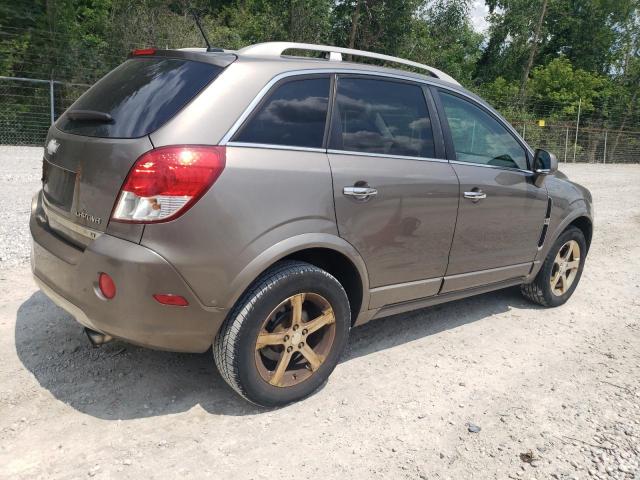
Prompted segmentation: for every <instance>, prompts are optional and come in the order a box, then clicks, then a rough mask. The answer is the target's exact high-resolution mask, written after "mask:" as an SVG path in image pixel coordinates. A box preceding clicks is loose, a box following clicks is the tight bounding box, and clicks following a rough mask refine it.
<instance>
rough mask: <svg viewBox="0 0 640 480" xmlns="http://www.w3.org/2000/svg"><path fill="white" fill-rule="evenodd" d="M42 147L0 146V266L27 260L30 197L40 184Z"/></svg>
mask: <svg viewBox="0 0 640 480" xmlns="http://www.w3.org/2000/svg"><path fill="white" fill-rule="evenodd" d="M41 175H42V148H39V147H6V146H0V199H2V205H3V207H2V208H1V209H0V235H1V237H0V269H5V268H9V267H13V266H16V265H20V264H24V263H25V262H28V261H29V250H30V246H29V245H30V241H31V239H30V237H29V228H25V226H27V227H28V224H29V211H30V209H31V197H32V196H33V194H34V193H36V191H37V190H38V188H40V177H41Z"/></svg>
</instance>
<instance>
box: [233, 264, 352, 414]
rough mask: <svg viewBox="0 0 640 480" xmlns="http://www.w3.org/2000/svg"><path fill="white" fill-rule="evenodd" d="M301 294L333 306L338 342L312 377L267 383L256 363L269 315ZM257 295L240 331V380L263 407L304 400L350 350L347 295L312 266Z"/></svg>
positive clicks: (280, 279)
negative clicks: (259, 340) (279, 384)
mask: <svg viewBox="0 0 640 480" xmlns="http://www.w3.org/2000/svg"><path fill="white" fill-rule="evenodd" d="M309 267H311V266H309ZM297 293H317V294H318V295H321V296H323V297H324V298H325V299H326V300H327V301H328V302H329V303H330V304H331V307H332V308H333V311H334V314H335V318H336V333H335V339H334V342H333V346H332V348H331V351H330V352H329V355H328V356H327V358H326V359H325V361H324V362H323V363H322V365H321V366H320V368H319V369H318V371H316V372H314V374H313V375H311V377H309V378H308V379H306V380H305V381H303V382H301V383H299V384H298V385H293V386H291V387H275V386H273V385H270V384H269V383H267V382H266V381H265V380H264V379H263V378H262V377H261V376H260V374H259V372H258V369H257V367H256V364H255V342H256V338H257V336H258V334H259V332H260V330H261V327H262V324H263V322H264V320H265V319H266V318H267V317H268V315H269V314H271V312H272V311H273V310H274V309H275V308H276V307H277V306H278V305H279V304H280V303H281V302H282V301H284V300H285V299H286V298H288V297H290V296H292V295H295V294H297ZM257 296H258V298H257V299H255V296H254V297H252V298H249V299H248V302H255V303H254V304H253V306H252V307H251V308H250V310H249V312H248V314H247V315H246V318H245V321H244V322H243V324H242V327H241V330H240V332H239V335H240V341H239V342H238V345H237V351H236V352H235V353H236V355H237V357H236V358H237V368H238V370H237V371H238V380H239V382H240V384H241V385H242V389H243V391H244V394H245V395H246V396H247V398H248V399H249V400H251V401H253V402H255V403H257V404H259V405H263V406H266V407H271V406H278V405H284V404H287V403H291V402H294V401H296V400H300V399H302V398H304V397H306V396H308V395H310V394H311V393H313V392H314V391H315V390H317V389H318V388H319V387H320V386H321V385H322V384H323V383H324V382H325V381H326V379H327V378H328V377H329V375H330V374H331V372H332V371H333V369H334V368H335V366H336V365H337V363H338V360H339V359H340V355H341V354H342V352H343V351H344V349H345V347H346V344H347V340H348V337H349V329H350V326H351V314H350V310H349V301H348V298H347V295H346V293H345V291H344V289H343V288H342V286H341V285H340V283H339V282H338V281H337V280H336V279H335V278H333V277H332V276H330V275H329V274H327V273H326V272H324V271H322V270H319V269H317V268H315V267H311V268H304V269H303V270H301V271H298V272H296V273H294V274H291V275H284V276H282V277H279V278H277V279H276V280H275V281H274V282H273V283H271V284H270V285H269V287H268V290H267V291H266V292H263V291H261V294H260V293H259V294H258V295H257ZM256 300H257V301H256Z"/></svg>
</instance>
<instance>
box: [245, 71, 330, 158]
mask: <svg viewBox="0 0 640 480" xmlns="http://www.w3.org/2000/svg"><path fill="white" fill-rule="evenodd" d="M328 106H329V77H326V78H306V79H300V80H291V81H288V82H286V83H284V84H282V85H280V86H279V87H277V88H276V90H275V91H274V92H273V93H272V94H271V96H270V97H269V98H267V100H266V101H265V102H263V103H262V105H260V106H259V107H258V109H257V110H256V111H255V112H254V114H253V115H252V116H251V117H250V118H249V121H248V122H247V123H245V125H244V126H243V127H242V128H241V130H240V131H239V132H238V133H237V134H236V136H235V137H234V138H233V141H234V142H243V143H262V144H268V145H283V146H294V147H309V148H321V147H322V139H323V138H324V129H325V124H326V120H327V109H328Z"/></svg>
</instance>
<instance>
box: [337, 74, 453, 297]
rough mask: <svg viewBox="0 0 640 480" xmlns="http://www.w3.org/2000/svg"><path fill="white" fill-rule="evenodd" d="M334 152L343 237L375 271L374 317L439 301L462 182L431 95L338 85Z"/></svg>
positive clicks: (403, 86) (363, 80)
mask: <svg viewBox="0 0 640 480" xmlns="http://www.w3.org/2000/svg"><path fill="white" fill-rule="evenodd" d="M328 147H329V149H328V154H329V161H330V164H331V170H332V173H333V186H334V198H335V208H336V217H337V221H338V230H339V232H340V235H341V236H342V237H343V238H345V239H346V240H347V241H349V242H350V243H351V244H352V245H353V246H354V247H355V248H356V249H357V250H358V252H359V253H360V255H361V256H362V257H363V259H364V260H365V262H366V264H367V269H368V272H369V283H370V285H371V287H372V292H371V294H372V296H371V303H370V308H377V307H381V306H383V305H385V304H391V303H398V302H402V301H407V300H412V299H415V298H421V297H427V296H430V295H435V294H437V293H438V290H439V288H440V284H441V281H442V277H443V276H444V273H445V270H446V268H447V259H448V255H449V248H450V246H451V239H452V236H453V230H454V226H455V221H456V214H457V209H458V180H457V178H456V175H455V173H454V171H453V169H452V168H451V165H449V163H448V162H447V160H446V159H444V148H443V142H442V134H441V131H440V126H439V123H438V121H437V120H436V119H435V105H434V104H433V100H432V98H431V96H430V94H429V92H428V90H426V89H424V88H423V87H422V86H421V85H419V84H414V83H409V82H404V81H400V80H394V79H389V78H382V77H372V76H354V75H338V76H337V85H336V95H335V100H334V106H333V112H332V122H331V132H330V138H329V145H328Z"/></svg>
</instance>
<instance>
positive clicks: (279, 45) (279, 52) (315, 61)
mask: <svg viewBox="0 0 640 480" xmlns="http://www.w3.org/2000/svg"><path fill="white" fill-rule="evenodd" d="M182 50H185V51H193V52H206V49H204V48H188V49H182ZM287 50H297V51H312V52H321V53H323V54H324V55H323V56H322V57H321V58H312V57H306V56H305V57H295V56H289V55H283V53H284V52H285V51H287ZM224 53H225V54H229V53H232V54H235V55H237V56H238V57H239V58H240V59H243V60H251V59H255V60H263V61H268V60H272V61H276V60H277V61H287V63H290V62H299V63H300V66H301V67H303V68H327V67H328V66H329V65H331V67H330V68H332V69H333V68H335V69H356V70H358V69H362V70H366V71H372V70H373V71H380V70H383V71H384V70H386V71H389V72H392V73H395V74H402V75H405V76H411V77H414V78H419V79H424V78H425V75H421V74H417V73H415V72H410V71H406V70H398V69H393V68H387V67H381V66H379V65H372V64H365V63H360V62H343V60H342V54H345V55H350V56H351V57H361V58H371V59H375V60H380V61H384V62H387V63H395V64H399V65H405V66H408V67H411V68H414V69H418V70H423V71H425V72H426V73H427V75H426V76H427V77H429V78H436V79H438V80H441V81H442V82H445V83H448V84H453V85H456V86H459V85H460V84H459V83H458V82H457V81H456V80H455V79H454V78H453V77H451V76H449V75H447V74H446V73H444V72H443V71H441V70H438V69H437V68H434V67H431V66H429V65H424V64H422V63H418V62H414V61H412V60H406V59H403V58H399V57H392V56H390V55H383V54H380V53H374V52H366V51H363V50H354V49H350V48H342V47H335V46H331V45H314V44H309V43H293V42H266V43H257V44H255V45H250V46H248V47H244V48H242V49H240V50H237V51H232V50H225V51H224Z"/></svg>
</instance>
